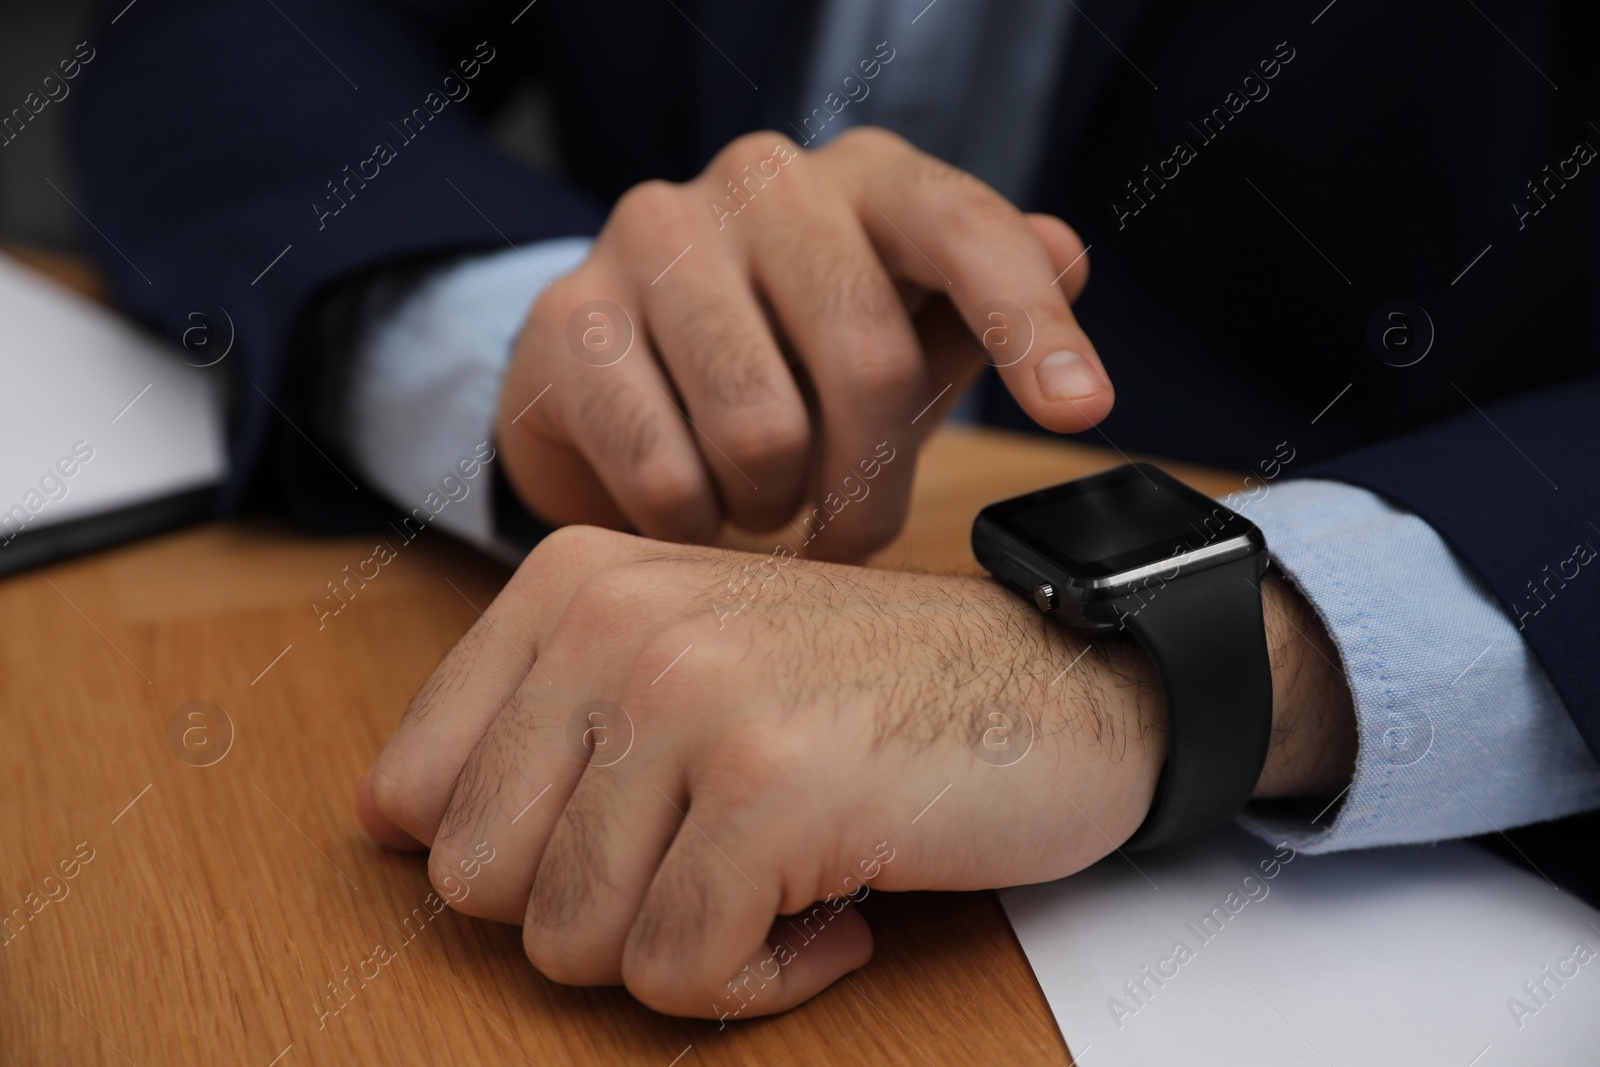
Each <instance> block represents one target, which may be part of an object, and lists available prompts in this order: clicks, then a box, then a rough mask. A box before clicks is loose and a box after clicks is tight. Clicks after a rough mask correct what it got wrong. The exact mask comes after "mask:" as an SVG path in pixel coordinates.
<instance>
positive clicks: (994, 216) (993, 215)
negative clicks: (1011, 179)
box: [943, 167, 1032, 238]
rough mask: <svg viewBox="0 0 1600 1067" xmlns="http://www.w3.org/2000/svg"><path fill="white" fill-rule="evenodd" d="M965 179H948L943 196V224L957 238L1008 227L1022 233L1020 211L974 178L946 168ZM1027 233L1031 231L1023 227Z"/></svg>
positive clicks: (1023, 223)
mask: <svg viewBox="0 0 1600 1067" xmlns="http://www.w3.org/2000/svg"><path fill="white" fill-rule="evenodd" d="M949 169H950V170H951V171H953V172H954V173H955V174H958V175H960V176H961V177H963V178H965V179H966V180H965V181H952V182H951V183H950V185H949V188H948V189H947V190H945V192H944V195H943V200H944V211H943V225H945V226H948V227H949V228H951V229H952V230H954V231H955V233H956V235H957V236H958V237H966V238H992V237H993V236H994V235H995V234H996V233H997V232H998V233H1004V232H1006V231H1008V230H1010V231H1016V232H1018V233H1022V232H1024V231H1025V230H1026V227H1027V222H1026V220H1025V219H1024V218H1023V215H1022V212H1020V211H1018V210H1017V209H1016V207H1015V206H1013V205H1012V204H1011V203H1010V202H1009V201H1007V200H1006V199H1005V198H1004V197H1002V196H1001V195H1000V194H999V193H997V192H995V191H994V190H993V189H991V188H989V187H988V186H987V185H984V184H983V183H982V182H981V181H979V180H978V179H976V178H974V177H972V176H971V175H970V174H967V173H966V172H965V171H959V170H956V169H955V168H953V167H951V168H949ZM1026 232H1027V233H1028V234H1029V235H1031V234H1032V231H1031V230H1026Z"/></svg>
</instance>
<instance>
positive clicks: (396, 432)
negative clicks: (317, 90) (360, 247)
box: [344, 238, 593, 562]
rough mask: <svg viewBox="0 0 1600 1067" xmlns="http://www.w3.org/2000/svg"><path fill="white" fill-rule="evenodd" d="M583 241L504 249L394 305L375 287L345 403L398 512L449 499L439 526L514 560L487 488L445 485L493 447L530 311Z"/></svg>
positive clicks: (441, 274) (350, 432) (581, 252)
mask: <svg viewBox="0 0 1600 1067" xmlns="http://www.w3.org/2000/svg"><path fill="white" fill-rule="evenodd" d="M592 244H593V242H592V241H591V240H589V239H588V238H565V239H561V240H554V241H543V242H539V243H537V244H533V245H529V246H527V247H525V248H508V249H506V250H505V251H503V252H495V253H490V254H486V255H482V256H476V257H473V258H470V259H466V260H463V261H461V262H459V263H455V264H453V265H451V266H448V267H443V268H441V269H440V270H439V271H437V272H436V273H434V274H432V275H430V276H429V277H427V278H426V279H424V280H423V281H422V283H421V284H420V285H417V286H416V287H415V288H414V289H413V290H412V291H411V292H410V293H409V295H407V296H406V297H405V298H404V299H403V300H402V301H401V302H400V304H399V305H398V307H396V306H395V305H394V303H393V301H392V300H391V299H386V294H385V293H383V292H382V291H381V286H382V283H379V286H380V289H379V290H378V291H375V292H373V293H372V294H370V297H369V300H368V307H369V308H372V309H385V310H382V311H377V310H374V311H370V312H369V313H368V314H369V317H368V320H367V322H366V323H365V324H364V326H363V327H362V329H361V331H360V338H359V340H358V341H357V343H356V352H355V354H354V363H353V366H352V368H351V377H350V393H349V395H348V396H347V397H346V398H345V405H346V409H345V431H344V437H345V441H346V447H347V449H348V451H349V453H350V455H351V458H352V459H353V461H354V462H355V464H356V466H357V467H358V468H359V469H360V471H361V473H362V474H363V475H364V476H365V477H366V479H367V480H368V481H370V482H371V483H372V484H373V485H375V486H376V487H377V488H378V489H379V490H381V491H382V492H383V493H384V495H385V496H387V497H388V498H389V499H390V500H392V501H394V503H396V504H398V505H399V506H400V507H401V508H402V509H403V510H407V511H409V510H411V509H413V508H417V507H422V506H424V501H427V500H428V499H429V498H430V497H431V498H432V499H433V500H434V501H435V502H437V501H439V500H441V499H447V500H448V503H447V504H446V505H445V506H444V507H443V508H442V510H440V511H438V512H437V514H436V515H435V516H434V517H433V520H432V521H433V522H434V523H436V524H437V525H438V526H439V527H441V528H442V529H444V530H447V531H448V532H450V533H452V534H454V535H456V536H457V537H460V538H462V539H463V540H466V541H470V542H471V543H473V544H475V545H477V546H479V547H480V548H483V549H486V550H488V551H490V552H492V553H494V554H495V555H498V556H500V557H502V558H504V559H507V560H508V561H509V562H515V561H516V560H518V559H520V558H521V555H522V554H521V552H520V551H518V550H517V549H515V548H513V547H512V546H510V545H509V544H506V543H505V542H503V541H501V540H500V539H499V538H498V537H497V536H496V535H495V529H494V512H493V508H492V507H491V506H490V489H489V486H490V484H491V483H490V480H489V479H488V478H486V477H484V478H480V479H479V480H478V481H477V484H475V485H472V486H470V487H469V488H468V489H467V491H466V493H465V495H464V496H459V498H458V494H459V493H460V490H459V489H457V490H456V491H455V492H453V493H446V492H443V491H442V490H441V483H442V481H443V479H444V478H445V477H446V476H447V475H456V478H455V481H454V482H452V483H451V484H452V485H454V484H457V483H460V481H461V479H460V477H459V472H458V470H457V465H458V463H459V462H460V461H461V460H463V459H470V458H471V457H474V456H477V455H481V454H482V453H481V451H480V446H481V445H482V444H483V443H484V442H491V443H492V442H493V440H494V422H495V410H496V406H497V405H498V403H499V399H500V383H501V381H502V380H503V379H504V377H505V373H506V367H507V366H508V365H509V364H510V361H511V351H512V348H513V346H514V344H515V342H516V338H517V335H518V333H519V332H520V331H521V329H522V322H523V319H524V318H526V316H527V314H528V309H529V307H531V306H532V304H533V301H534V299H535V298H537V297H538V295H539V294H540V293H541V292H543V290H544V288H545V286H546V285H548V284H549V283H550V282H551V281H553V280H555V279H556V278H558V277H560V276H561V275H563V274H566V273H568V272H570V271H571V270H573V268H575V267H577V265H578V264H579V263H581V262H583V260H584V258H585V257H587V256H588V254H589V249H590V247H591V245H592Z"/></svg>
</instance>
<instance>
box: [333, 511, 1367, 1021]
mask: <svg viewBox="0 0 1600 1067" xmlns="http://www.w3.org/2000/svg"><path fill="white" fill-rule="evenodd" d="M1264 591H1265V595H1266V597H1267V600H1268V606H1267V609H1266V617H1267V624H1268V637H1269V642H1270V646H1271V649H1272V655H1273V668H1274V682H1275V684H1274V696H1275V712H1274V744H1273V746H1272V754H1271V755H1270V756H1269V761H1268V767H1267V770H1266V772H1265V773H1263V775H1262V778H1261V786H1260V787H1259V788H1258V794H1259V795H1279V796H1287V795H1305V794H1311V795H1319V794H1320V795H1330V796H1331V795H1332V794H1333V793H1335V792H1336V791H1337V790H1338V789H1339V788H1340V787H1341V785H1342V784H1343V781H1344V780H1347V779H1348V776H1349V771H1350V762H1351V760H1352V759H1353V755H1354V730H1353V725H1352V722H1353V719H1352V717H1351V713H1350V706H1349V695H1348V692H1347V690H1345V688H1344V683H1343V680H1342V678H1341V677H1340V676H1339V673H1338V668H1337V667H1336V666H1335V665H1334V658H1336V657H1334V656H1333V655H1332V654H1331V647H1330V646H1329V643H1328V642H1327V639H1326V636H1325V635H1324V634H1322V633H1321V630H1320V626H1318V625H1317V624H1316V618H1315V615H1314V614H1313V613H1311V612H1310V610H1309V609H1308V608H1307V607H1306V606H1305V605H1304V602H1303V601H1300V600H1299V598H1298V597H1297V596H1296V595H1295V594H1294V593H1293V592H1292V591H1290V590H1289V589H1288V587H1287V586H1284V585H1282V584H1280V583H1278V582H1276V581H1275V580H1269V582H1268V583H1267V584H1266V586H1265V587H1264ZM730 605H737V608H736V609H735V608H732V607H730ZM1084 645H1085V642H1084V641H1083V639H1082V638H1080V637H1078V636H1075V635H1072V634H1070V633H1069V632H1067V631H1066V630H1064V629H1062V628H1060V627H1059V626H1057V625H1056V624H1054V623H1053V622H1049V621H1047V620H1045V619H1044V618H1042V617H1041V616H1040V615H1039V614H1038V613H1037V612H1036V611H1034V610H1033V608H1032V607H1030V606H1028V605H1026V604H1024V603H1023V602H1022V601H1021V600H1020V599H1019V598H1017V597H1015V596H1013V595H1012V594H1011V593H1009V592H1007V591H1006V590H1004V589H1003V588H1002V587H1000V586H999V585H997V584H995V583H993V582H989V581H985V580H982V579H978V578H964V577H937V576H929V575H920V574H907V573H898V572H893V571H881V570H863V569H859V568H855V567H847V566H842V565H836V564H824V563H816V562H810V561H806V560H800V559H796V558H794V557H792V556H789V555H786V554H775V555H773V556H770V557H762V556H752V555H746V554H743V553H734V552H728V551H723V550H718V549H699V548H690V549H685V548H683V547H681V546H675V545H668V544H663V543H659V542H653V541H646V540H642V539H639V538H636V537H632V536H628V535H624V534H618V533H612V532H607V531H602V530H596V529H589V528H574V527H569V528H566V529H563V530H559V531H557V532H556V533H555V534H554V535H552V536H551V537H549V538H548V539H546V540H545V541H544V542H543V543H542V544H541V545H540V546H539V547H538V548H537V549H535V551H534V552H533V554H532V555H531V556H530V557H529V558H528V560H527V561H526V562H525V563H524V564H523V565H522V567H521V568H520V569H519V570H518V571H517V573H516V575H515V576H514V577H513V578H512V580H511V582H510V583H509V584H508V585H507V586H506V588H505V589H504V591H502V593H501V594H500V596H499V597H497V598H496V599H495V601H494V603H493V604H492V605H491V606H490V607H489V609H488V611H487V612H486V613H485V615H484V618H483V619H482V620H481V621H480V622H479V623H478V624H476V625H474V626H473V627H472V629H471V630H470V631H468V633H467V635H466V636H465V637H464V638H462V640H461V642H460V643H459V644H458V645H457V646H456V648H455V649H454V650H452V651H451V652H450V653H449V654H448V655H447V656H446V657H445V659H444V660H443V662H442V663H441V664H440V665H439V667H438V668H437V669H436V670H435V671H434V674H433V676H432V677H431V678H430V679H429V681H428V682H427V684H426V685H424V686H423V688H422V690H421V691H420V692H419V693H418V695H417V697H416V699H415V700H414V701H413V702H412V704H411V707H410V708H409V709H408V710H407V712H406V715H405V718H404V720H403V721H402V722H401V724H400V727H399V729H398V730H397V732H396V734H395V736H394V738H393V739H392V740H391V741H390V742H389V745H388V747H387V748H386V749H385V750H384V752H383V754H382V756H381V757H380V758H379V760H378V761H377V763H376V764H375V765H374V767H373V768H372V769H371V770H370V771H369V772H368V776H367V777H366V778H364V779H363V782H362V787H361V789H360V791H359V795H358V809H359V811H360V813H361V816H362V822H363V824H364V825H365V826H366V827H367V828H368V830H369V831H370V832H371V833H372V834H373V836H374V837H376V838H377V839H378V840H379V841H381V842H383V843H385V844H389V845H391V846H393V847H404V846H406V845H408V844H412V843H413V839H414V841H415V842H422V843H425V844H427V845H429V846H431V847H432V856H431V858H430V862H429V874H430V877H431V878H432V880H433V882H434V884H435V886H436V887H438V888H439V890H440V892H441V893H442V894H443V895H445V896H446V897H448V898H450V899H456V897H457V896H460V903H459V905H458V906H459V907H460V909H461V910H463V911H465V912H467V913H469V914H472V915H478V916H482V917H485V918H491V919H497V920H500V921H503V922H508V923H521V924H523V943H524V946H525V948H526V950H527V953H528V958H529V959H530V960H532V962H533V963H534V965H535V966H536V967H538V968H539V970H541V971H542V972H544V974H545V975H547V976H548V977H550V978H552V979H554V980H556V981H559V982H565V983H571V984H579V985H601V984H617V983H622V984H625V985H626V986H627V987H628V988H629V989H630V990H631V991H632V992H633V994H634V995H635V996H637V997H638V998H639V999H640V1000H642V1001H643V1002H644V1003H646V1004H648V1005H649V1006H651V1007H653V1008H656V1009H658V1010H660V1011H663V1012H669V1013H673V1014H681V1015H694V1016H704V1017H730V1016H744V1017H748V1016H753V1015H759V1014H766V1013H770V1012H775V1011H782V1010H784V1009H786V1008H789V1007H792V1006H793V1005H795V1004H797V1003H799V1002H801V1001H803V1000H805V999H806V998H808V997H810V996H812V995H814V994H815V993H817V992H818V991H820V990H821V989H823V988H824V987H826V986H827V985H828V984H829V983H830V982H832V981H834V980H835V979H836V978H838V977H839V976H840V975H842V974H844V973H846V972H848V971H850V970H853V969H854V968H856V967H859V966H861V965H862V964H863V963H865V962H866V960H867V958H868V957H869V956H870V954H871V948H872V942H871V936H870V934H869V933H868V931H867V929H866V926H865V924H864V923H863V922H862V921H861V919H860V917H859V916H858V915H857V914H856V913H855V912H854V911H853V910H852V909H851V908H850V907H849V906H848V905H849V901H848V900H846V899H845V898H846V897H853V898H859V897H860V896H862V895H864V894H865V893H866V892H867V891H868V890H869V888H879V889H890V890H904V889H978V888H985V887H994V886H1006V885H1016V884H1020V883H1025V882H1036V881H1042V880H1046V879H1051V878H1057V877H1060V876H1063V875H1066V874H1070V873H1071V872H1073V871H1076V870H1079V869H1081V868H1082V867H1085V866H1087V865H1088V864H1090V863H1093V862H1094V861H1095V860H1097V859H1099V858H1100V857H1101V856H1103V855H1105V854H1107V853H1108V852H1110V851H1111V850H1112V849H1113V848H1115V847H1116V846H1117V845H1119V844H1120V843H1121V842H1123V841H1124V840H1126V839H1127V838H1128V837H1129V836H1130V835H1131V834H1132V833H1133V831H1134V830H1135V829H1136V828H1137V827H1138V825H1139V823H1140V822H1141V820H1142V819H1143V818H1144V815H1145V812H1146V810H1147V808H1148V807H1149V805H1150V802H1151V798H1152V795H1153V792H1154V789H1155V783H1156V778H1157V775H1158V774H1159V771H1160V768H1161V765H1162V761H1163V759H1164V757H1165V706H1164V700H1163V698H1162V695H1161V689H1160V686H1159V683H1158V680H1157V678H1156V676H1155V673H1154V668H1153V667H1152V666H1151V665H1150V663H1149V662H1148V660H1146V659H1145V657H1144V656H1143V655H1142V653H1140V652H1139V651H1138V649H1137V648H1136V647H1135V646H1133V645H1132V644H1131V643H1129V642H1128V641H1127V640H1126V639H1124V638H1120V637H1116V636H1111V637H1107V638H1099V637H1096V638H1095V639H1094V640H1093V643H1092V645H1091V646H1090V647H1088V649H1087V650H1085V647H1084ZM1080 654H1081V655H1080ZM1341 694H1342V695H1341ZM486 850H488V851H486ZM485 855H493V856H494V862H493V863H492V864H484V865H482V866H479V865H478V864H476V863H475V862H474V861H475V860H482V859H483V857H484V856H485ZM463 865H470V866H471V867H472V869H473V870H474V871H475V872H476V874H477V879H476V881H475V882H474V885H473V892H472V893H471V894H470V895H469V896H467V895H460V894H458V893H454V892H451V889H452V882H453V881H458V879H459V876H458V874H457V872H458V870H466V869H467V867H466V866H463ZM455 888H459V887H458V886H456V887H455ZM819 901H821V902H822V903H817V902H819ZM786 916H793V918H784V917H786Z"/></svg>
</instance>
